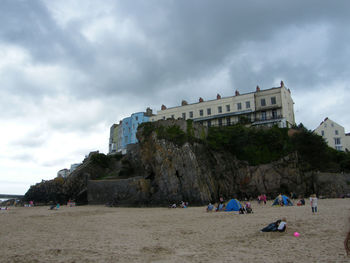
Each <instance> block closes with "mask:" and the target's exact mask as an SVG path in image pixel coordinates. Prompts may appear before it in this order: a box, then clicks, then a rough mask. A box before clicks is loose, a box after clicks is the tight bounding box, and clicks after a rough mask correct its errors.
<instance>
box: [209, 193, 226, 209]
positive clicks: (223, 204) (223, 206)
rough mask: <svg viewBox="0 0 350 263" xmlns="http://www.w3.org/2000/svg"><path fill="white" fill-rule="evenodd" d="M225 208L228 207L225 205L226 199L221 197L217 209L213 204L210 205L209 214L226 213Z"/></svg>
mask: <svg viewBox="0 0 350 263" xmlns="http://www.w3.org/2000/svg"><path fill="white" fill-rule="evenodd" d="M225 207H226V205H225V202H224V198H223V197H220V199H219V203H218V205H217V207H215V206H214V205H213V204H212V203H209V204H208V206H207V212H213V211H216V212H221V211H225Z"/></svg>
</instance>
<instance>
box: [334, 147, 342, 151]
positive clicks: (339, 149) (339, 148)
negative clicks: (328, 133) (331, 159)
mask: <svg viewBox="0 0 350 263" xmlns="http://www.w3.org/2000/svg"><path fill="white" fill-rule="evenodd" d="M342 148H343V147H342V146H335V149H336V150H337V151H341V150H342Z"/></svg>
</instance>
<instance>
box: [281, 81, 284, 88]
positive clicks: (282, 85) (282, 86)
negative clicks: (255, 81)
mask: <svg viewBox="0 0 350 263" xmlns="http://www.w3.org/2000/svg"><path fill="white" fill-rule="evenodd" d="M281 88H284V83H283V81H282V80H281Z"/></svg>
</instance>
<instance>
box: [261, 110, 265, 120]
mask: <svg viewBox="0 0 350 263" xmlns="http://www.w3.org/2000/svg"><path fill="white" fill-rule="evenodd" d="M261 120H262V121H264V120H266V111H262V112H261Z"/></svg>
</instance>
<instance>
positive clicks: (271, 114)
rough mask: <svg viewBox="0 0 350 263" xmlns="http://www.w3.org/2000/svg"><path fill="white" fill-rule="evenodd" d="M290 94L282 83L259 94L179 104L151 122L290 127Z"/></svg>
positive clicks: (293, 120) (293, 122) (291, 123)
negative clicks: (241, 123)
mask: <svg viewBox="0 0 350 263" xmlns="http://www.w3.org/2000/svg"><path fill="white" fill-rule="evenodd" d="M293 104H294V103H293V100H292V97H291V94H290V90H289V89H288V90H287V89H286V88H285V86H284V84H283V82H281V86H280V87H277V88H271V89H268V90H260V88H259V87H257V89H256V91H255V92H251V93H246V94H239V92H238V91H236V94H235V96H231V97H226V98H221V96H220V95H219V94H218V95H217V99H216V100H209V101H203V99H201V98H200V99H199V102H197V103H192V104H188V103H187V102H186V101H182V105H181V106H178V107H172V108H166V107H165V106H164V105H162V109H161V110H160V111H158V112H157V115H155V116H153V117H151V118H150V119H151V121H157V120H162V119H164V120H165V119H168V118H173V119H179V118H181V119H185V120H187V119H192V120H193V121H195V122H200V123H203V124H204V125H206V126H226V125H232V124H235V123H238V122H239V121H241V122H249V123H251V124H252V125H254V126H272V125H276V124H277V125H278V126H279V127H281V128H283V127H291V126H292V125H294V124H295V119H294V109H293V108H294V106H293Z"/></svg>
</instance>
